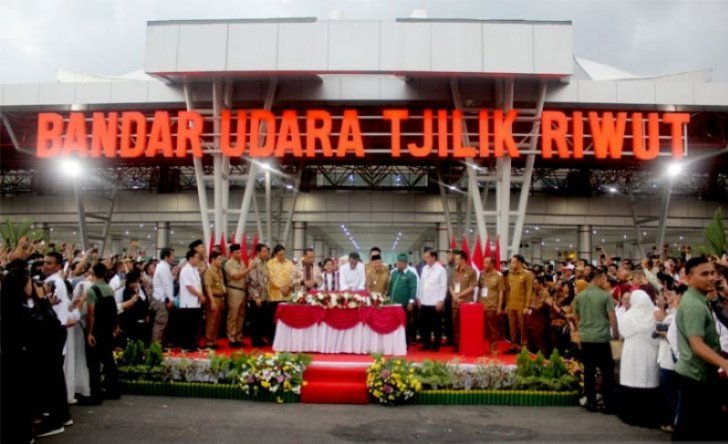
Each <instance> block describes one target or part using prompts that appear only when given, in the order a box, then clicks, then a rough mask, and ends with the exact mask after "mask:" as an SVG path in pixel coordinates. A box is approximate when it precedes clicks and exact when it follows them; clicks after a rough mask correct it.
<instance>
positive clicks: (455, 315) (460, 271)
mask: <svg viewBox="0 0 728 444" xmlns="http://www.w3.org/2000/svg"><path fill="white" fill-rule="evenodd" d="M477 286H478V276H477V273H476V272H475V270H474V269H473V267H471V266H470V265H468V255H467V253H465V252H464V251H458V252H457V254H456V255H455V271H453V273H452V276H451V277H450V283H449V285H448V287H449V288H450V294H451V295H452V331H453V340H454V341H453V342H454V344H453V345H454V347H455V351H458V350H459V347H460V304H464V303H467V302H473V294H474V292H475V288H476V287H477Z"/></svg>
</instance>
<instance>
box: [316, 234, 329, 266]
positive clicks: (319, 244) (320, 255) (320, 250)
mask: <svg viewBox="0 0 728 444" xmlns="http://www.w3.org/2000/svg"><path fill="white" fill-rule="evenodd" d="M313 254H314V256H316V261H319V260H321V261H322V260H323V259H324V256H326V254H327V248H326V244H325V242H324V240H323V239H314V240H313Z"/></svg>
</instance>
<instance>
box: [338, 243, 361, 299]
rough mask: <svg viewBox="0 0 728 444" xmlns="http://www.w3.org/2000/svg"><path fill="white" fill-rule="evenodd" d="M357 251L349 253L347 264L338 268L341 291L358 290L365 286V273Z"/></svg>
mask: <svg viewBox="0 0 728 444" xmlns="http://www.w3.org/2000/svg"><path fill="white" fill-rule="evenodd" d="M360 259H361V257H360V256H359V253H357V252H356V251H353V252H351V253H349V264H348V265H344V266H343V267H341V269H340V270H339V279H340V284H341V291H360V290H364V289H365V288H366V273H365V272H364V264H362V263H361V260H360Z"/></svg>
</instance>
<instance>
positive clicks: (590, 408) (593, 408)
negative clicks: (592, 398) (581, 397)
mask: <svg viewBox="0 0 728 444" xmlns="http://www.w3.org/2000/svg"><path fill="white" fill-rule="evenodd" d="M584 408H585V409H587V411H589V412H592V413H594V412H598V411H599V408H598V407H597V406H596V405H594V404H587V405H585V406H584Z"/></svg>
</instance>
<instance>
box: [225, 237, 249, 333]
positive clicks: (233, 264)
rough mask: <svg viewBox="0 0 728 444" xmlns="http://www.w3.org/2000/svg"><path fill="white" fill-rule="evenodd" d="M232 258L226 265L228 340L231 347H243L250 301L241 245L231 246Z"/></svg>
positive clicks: (246, 270)
mask: <svg viewBox="0 0 728 444" xmlns="http://www.w3.org/2000/svg"><path fill="white" fill-rule="evenodd" d="M230 252H231V253H232V256H231V257H230V260H229V261H227V263H226V264H225V276H226V277H227V289H228V292H227V303H228V316H227V329H226V330H227V338H228V342H229V343H230V347H242V346H243V326H244V325H245V309H246V305H247V303H248V301H247V300H246V297H245V277H246V276H247V275H248V268H247V267H246V266H245V264H244V263H243V260H242V259H241V258H240V245H239V244H233V245H231V246H230Z"/></svg>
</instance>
